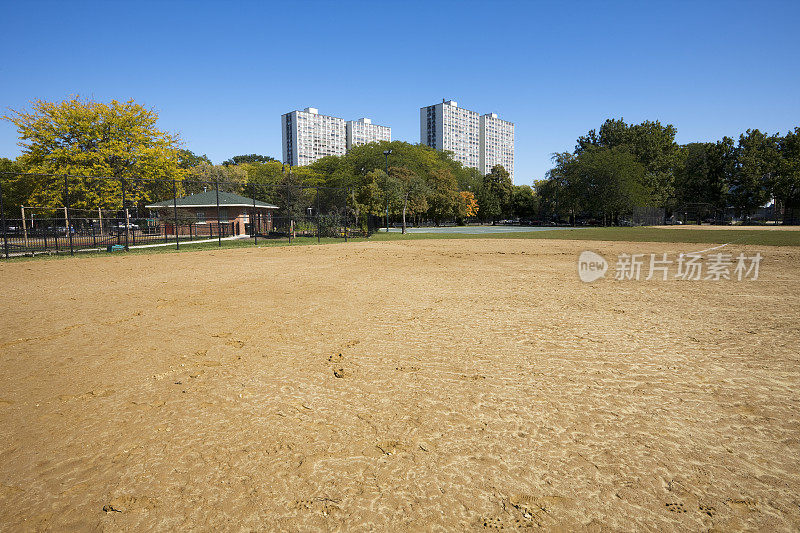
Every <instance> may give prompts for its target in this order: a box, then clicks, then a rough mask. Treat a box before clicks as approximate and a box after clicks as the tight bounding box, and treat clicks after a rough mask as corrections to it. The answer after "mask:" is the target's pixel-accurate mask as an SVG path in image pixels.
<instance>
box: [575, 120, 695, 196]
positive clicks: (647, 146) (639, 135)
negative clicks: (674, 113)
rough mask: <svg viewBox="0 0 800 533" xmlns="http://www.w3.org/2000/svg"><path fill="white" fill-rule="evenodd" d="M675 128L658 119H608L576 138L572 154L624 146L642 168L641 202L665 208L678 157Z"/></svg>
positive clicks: (671, 192) (671, 193)
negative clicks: (597, 128)
mask: <svg viewBox="0 0 800 533" xmlns="http://www.w3.org/2000/svg"><path fill="white" fill-rule="evenodd" d="M676 133H677V130H676V129H675V127H674V126H673V125H672V124H667V125H666V126H662V125H661V123H660V122H659V121H657V120H656V121H650V120H646V121H644V122H642V123H641V124H630V125H629V124H626V123H625V120H624V119H622V118H620V119H608V120H606V121H605V122H604V123H603V125H602V126H601V127H600V131H599V133H598V132H595V130H591V131H589V133H588V134H587V135H585V136H582V137H580V138H578V144H577V146H576V147H575V155H578V156H580V155H581V154H582V153H583V152H585V151H587V150H590V149H592V148H624V149H626V150H628V151H629V152H630V153H631V154H633V156H634V157H635V158H636V160H637V161H638V162H639V163H640V164H641V165H642V166H643V167H644V174H643V175H642V177H641V185H642V186H643V187H644V193H645V197H644V198H643V201H645V202H646V203H650V204H652V205H658V206H661V207H666V206H667V204H668V201H669V199H670V198H671V197H672V196H673V179H674V170H675V167H676V165H677V163H678V161H679V160H680V153H679V147H678V144H677V143H676V142H675V135H676Z"/></svg>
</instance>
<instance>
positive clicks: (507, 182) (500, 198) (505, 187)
mask: <svg viewBox="0 0 800 533" xmlns="http://www.w3.org/2000/svg"><path fill="white" fill-rule="evenodd" d="M513 189H514V185H513V184H512V183H511V177H510V175H509V173H508V171H506V169H504V168H503V167H502V165H495V166H494V167H493V168H492V170H491V172H489V173H488V174H486V176H484V177H483V183H482V184H481V188H480V191H479V192H478V206H479V208H480V211H479V212H478V214H479V215H480V217H481V219H482V220H487V221H488V220H491V221H492V222H495V221H497V219H499V218H500V217H504V216H511V210H512V204H511V197H512V191H513Z"/></svg>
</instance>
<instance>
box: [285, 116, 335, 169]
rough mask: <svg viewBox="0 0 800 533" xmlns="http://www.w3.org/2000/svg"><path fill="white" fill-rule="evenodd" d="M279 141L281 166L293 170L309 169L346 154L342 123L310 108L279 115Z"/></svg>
mask: <svg viewBox="0 0 800 533" xmlns="http://www.w3.org/2000/svg"><path fill="white" fill-rule="evenodd" d="M281 137H282V139H283V162H284V163H288V164H290V165H293V166H303V165H310V164H311V163H313V162H314V161H316V160H317V159H320V158H322V157H325V156H328V155H344V154H345V152H346V151H347V135H346V127H345V121H344V119H342V118H337V117H329V116H327V115H320V114H319V111H318V110H317V109H316V108H313V107H307V108H305V109H304V110H303V111H292V112H290V113H286V114H284V115H281Z"/></svg>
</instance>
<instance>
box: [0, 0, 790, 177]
mask: <svg viewBox="0 0 800 533" xmlns="http://www.w3.org/2000/svg"><path fill="white" fill-rule="evenodd" d="M0 7H2V12H3V15H4V17H3V18H4V19H5V20H6V24H4V28H3V31H2V32H0V50H2V52H1V53H2V61H0V107H2V108H3V110H5V109H6V108H8V107H12V108H25V107H27V106H28V102H29V101H30V100H33V99H47V100H60V99H63V98H66V97H67V96H69V95H71V94H80V95H81V96H89V97H94V98H96V99H99V100H111V99H117V100H127V99H130V98H133V99H135V100H136V101H137V102H140V103H143V104H146V105H147V106H150V107H154V108H156V109H157V110H158V111H159V113H160V117H161V126H162V128H164V129H167V130H170V131H177V132H180V134H181V136H182V138H183V140H184V142H185V144H186V147H187V148H189V149H191V150H193V151H194V152H196V153H201V154H202V153H205V154H207V155H208V156H209V157H210V158H211V159H212V160H213V161H214V162H221V161H223V160H224V159H227V158H228V157H230V156H233V155H237V154H244V153H260V154H266V155H272V156H275V157H280V126H279V125H280V115H281V114H282V113H285V112H287V111H291V110H293V109H302V108H304V107H308V106H313V107H317V108H319V110H320V112H321V113H323V114H330V115H335V116H339V117H343V118H346V119H353V118H359V117H362V116H367V117H370V118H372V119H373V121H374V122H376V123H379V124H384V125H388V126H391V127H392V136H393V138H394V139H396V140H405V141H409V142H414V143H416V142H419V108H420V107H422V106H424V105H429V104H432V103H436V102H440V101H441V99H442V98H447V99H453V100H457V101H458V102H459V105H461V106H463V107H467V108H469V109H472V110H475V111H477V112H479V113H481V114H483V113H489V112H496V113H499V115H500V117H501V118H505V119H507V120H511V121H513V122H515V123H516V180H515V181H516V183H518V184H520V183H531V182H532V180H534V179H540V178H542V177H543V176H544V174H545V172H546V171H547V169H549V168H550V166H551V165H550V155H551V154H552V153H553V152H556V151H564V150H571V149H572V148H573V147H574V144H575V139H576V138H577V137H578V136H580V135H582V134H584V133H586V132H587V131H588V130H589V129H591V128H598V127H599V126H600V125H601V124H602V122H603V121H604V120H605V119H606V118H611V117H617V118H618V117H624V118H625V119H626V120H627V121H629V122H639V121H642V120H645V119H651V120H660V121H661V122H663V123H671V124H674V125H675V126H676V127H677V129H678V141H679V142H681V143H685V142H691V141H706V140H716V139H718V138H720V137H722V136H723V135H731V136H738V134H739V133H741V132H743V131H745V130H746V129H747V128H760V129H762V130H766V131H769V132H771V133H775V132H782V133H785V132H786V131H787V130H789V129H790V128H792V127H794V126H797V125H800V39H798V37H797V28H798V27H800V2H788V1H787V2H725V3H723V2H559V3H556V2H552V3H544V2H541V3H540V2H488V1H487V2H447V3H445V2H435V1H429V2H414V1H411V2H391V3H390V2H377V1H373V2H348V1H336V2H290V1H286V2H277V3H268V2H225V3H223V2H201V1H197V2H178V1H165V2H148V1H140V2H114V1H108V2H100V3H90V2H67V1H63V2H35V1H28V2H19V1H9V0H2V1H0ZM9 22H10V23H9ZM19 153H20V149H19V148H18V146H17V134H16V130H15V128H14V127H13V126H12V125H11V124H10V123H8V122H5V121H3V122H0V156H5V157H16V156H17V155H19Z"/></svg>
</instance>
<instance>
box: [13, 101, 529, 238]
mask: <svg viewBox="0 0 800 533" xmlns="http://www.w3.org/2000/svg"><path fill="white" fill-rule="evenodd" d="M3 119H5V120H7V121H10V122H11V123H13V124H14V125H15V126H16V127H17V130H18V132H19V137H20V143H19V144H20V146H21V148H22V155H21V156H19V157H18V158H17V159H16V160H14V161H12V160H10V159H7V158H3V159H0V172H4V173H11V174H14V173H18V174H17V175H11V176H9V175H7V176H6V177H5V178H4V179H3V195H4V196H3V198H4V203H5V207H6V209H7V210H8V211H9V212H15V211H16V212H18V211H17V210H18V208H19V206H21V205H28V206H39V207H52V208H58V207H62V206H64V205H65V203H66V201H67V198H65V190H66V188H65V181H64V179H63V176H65V175H70V176H73V177H71V178H69V198H68V200H69V205H70V206H71V207H72V208H74V209H96V208H98V207H102V208H107V209H120V208H121V207H122V204H121V202H122V190H121V189H122V183H123V182H124V183H125V185H126V189H125V193H126V207H128V206H138V207H140V208H141V207H143V206H144V205H146V204H147V203H149V202H152V201H157V200H162V199H165V198H168V197H171V196H172V194H173V187H174V189H175V192H176V193H177V194H179V195H183V194H188V193H192V192H197V190H198V188H199V187H201V186H202V185H201V184H200V183H199V182H205V183H206V184H207V183H209V182H222V183H225V184H226V186H230V185H231V184H234V185H236V184H238V185H239V187H238V191H239V192H242V193H246V192H247V191H248V189H249V188H252V186H254V185H258V186H259V188H258V191H260V194H261V196H266V198H259V199H262V200H266V201H269V200H274V202H275V203H276V205H279V204H280V203H281V201H283V203H284V204H285V200H282V199H281V198H282V196H281V195H282V191H283V190H284V188H286V189H287V190H288V191H289V193H292V192H293V191H300V189H302V188H303V187H331V188H333V187H338V188H347V189H348V190H350V195H351V197H350V198H349V202H348V205H349V206H350V209H351V210H352V211H353V212H354V214H355V215H356V217H358V219H359V220H360V221H361V222H365V221H366V219H367V217H369V216H386V214H387V210H388V216H389V217H391V218H392V220H394V221H398V222H399V223H402V225H403V227H404V228H405V225H406V223H408V222H410V221H414V222H416V223H420V222H422V221H426V222H433V223H435V224H438V223H443V222H445V221H458V222H464V221H467V220H481V221H495V220H498V219H500V218H503V217H512V216H514V214H515V213H518V212H519V213H529V214H533V213H535V211H536V204H535V202H536V199H535V194H534V191H533V189H532V188H531V187H529V186H525V185H522V186H517V187H515V186H514V185H513V184H512V183H511V179H510V177H509V174H508V172H507V171H506V170H505V169H503V168H502V167H501V166H497V167H495V168H494V169H492V171H491V172H490V173H489V174H488V175H486V176H483V175H481V174H480V173H479V172H478V171H477V170H476V169H473V168H466V167H464V166H462V165H461V164H460V163H458V162H456V161H454V160H453V158H452V157H451V155H450V154H449V153H447V152H439V151H436V150H434V149H432V148H429V147H427V146H423V145H414V144H410V143H406V142H401V141H394V142H381V143H372V144H368V145H364V146H358V147H355V148H353V149H352V150H350V151H349V152H348V153H347V154H346V155H344V156H341V157H336V156H331V157H326V158H323V159H320V160H318V161H316V162H315V163H314V164H312V165H309V166H304V167H294V168H292V167H289V168H287V166H286V165H284V164H282V163H280V162H279V161H277V160H276V159H274V158H273V157H270V156H265V155H259V154H246V155H237V156H233V157H231V158H229V159H227V160H226V161H224V162H223V163H222V164H219V165H215V164H213V163H212V161H211V160H210V159H209V158H208V157H207V156H206V155H199V154H195V153H194V152H192V151H191V150H188V149H186V148H185V147H184V146H183V143H182V141H181V139H180V137H179V136H178V135H176V134H172V133H169V132H166V131H163V130H161V129H159V127H158V125H157V121H158V114H157V112H156V111H155V110H153V109H148V108H145V107H144V106H142V105H140V104H137V103H136V102H135V101H133V100H131V101H127V102H117V101H112V102H111V103H103V102H97V101H93V100H84V99H80V98H79V97H77V96H76V97H72V98H70V99H67V100H64V101H62V102H47V101H41V100H39V101H35V102H33V103H32V109H30V110H22V111H16V110H10V111H9V112H8V113H7V114H6V115H5V116H4V117H3ZM384 152H388V156H387V155H385V154H384ZM83 176H86V177H85V178H84V177H83ZM95 176H106V177H113V178H118V179H116V180H100V179H92V178H91V177H95ZM142 178H145V179H142ZM249 186H250V187H249ZM298 194H299V192H298ZM270 196H273V197H274V198H270ZM298 204H299V202H298ZM283 207H287V208H288V206H285V205H284V206H283ZM298 209H301V207H298Z"/></svg>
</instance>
